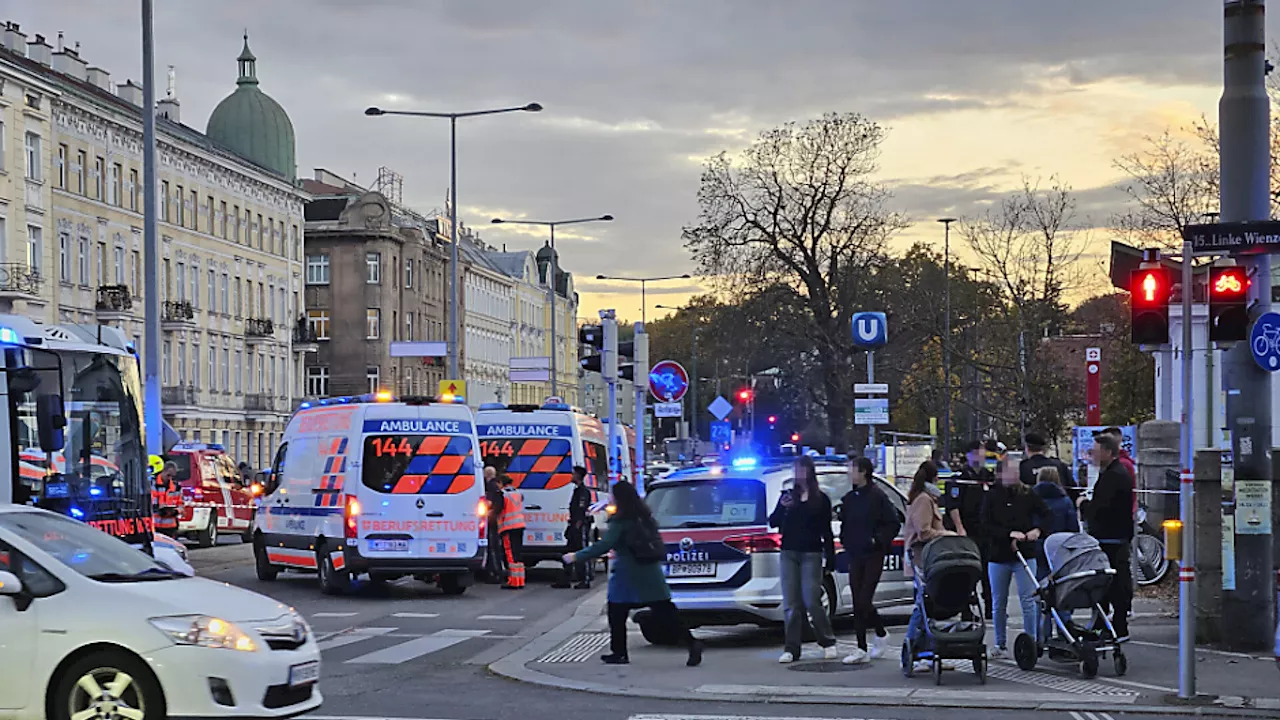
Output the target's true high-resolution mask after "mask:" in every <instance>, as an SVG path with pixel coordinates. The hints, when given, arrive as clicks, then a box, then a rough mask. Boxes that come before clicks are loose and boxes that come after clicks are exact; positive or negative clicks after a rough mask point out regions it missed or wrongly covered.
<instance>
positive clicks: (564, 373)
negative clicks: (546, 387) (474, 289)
mask: <svg viewBox="0 0 1280 720" xmlns="http://www.w3.org/2000/svg"><path fill="white" fill-rule="evenodd" d="M537 259H538V276H539V278H540V279H541V282H542V286H543V288H544V289H545V288H546V286H547V284H548V282H549V281H548V277H549V276H550V275H552V274H554V275H555V289H556V303H555V310H554V312H555V316H556V321H555V330H556V332H555V348H554V350H547V351H544V352H555V353H556V354H557V357H556V375H557V376H558V377H557V380H558V382H559V389H558V392H559V396H560V397H562V398H564V400H565V402H568V403H569V404H571V405H579V406H580V405H581V404H582V402H583V400H584V397H583V392H582V385H581V381H580V378H579V376H580V375H581V369H580V367H579V366H578V293H577V291H575V290H574V288H573V274H572V273H568V272H565V270H564V268H563V267H561V265H560V254H559V252H557V251H555V250H552V249H551V245H550V244H549V243H548V244H546V245H543V246H542V248H541V249H539V250H538V254H537ZM553 269H554V273H553ZM544 297H545V295H544ZM543 312H544V315H545V317H546V322H547V323H548V324H550V322H551V313H552V308H551V307H550V304H549V303H546V302H544V303H543ZM549 346H550V344H549V343H548V345H546V346H544V347H548V348H549Z"/></svg>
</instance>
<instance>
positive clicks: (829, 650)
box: [822, 645, 840, 660]
mask: <svg viewBox="0 0 1280 720" xmlns="http://www.w3.org/2000/svg"><path fill="white" fill-rule="evenodd" d="M838 657H840V653H839V652H837V651H836V646H835V645H832V646H831V647H824V648H822V659H823V660H835V659H836V658H838Z"/></svg>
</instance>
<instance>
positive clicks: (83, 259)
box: [77, 237, 89, 285]
mask: <svg viewBox="0 0 1280 720" xmlns="http://www.w3.org/2000/svg"><path fill="white" fill-rule="evenodd" d="M77 245H78V246H79V247H77V250H79V251H80V252H79V253H78V257H77V260H79V263H78V269H79V271H80V272H79V276H80V278H79V279H80V284H81V285H88V284H89V238H87V237H82V238H80V240H79V242H78V243H77Z"/></svg>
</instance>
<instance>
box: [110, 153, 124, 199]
mask: <svg viewBox="0 0 1280 720" xmlns="http://www.w3.org/2000/svg"><path fill="white" fill-rule="evenodd" d="M123 174H124V168H123V167H122V166H121V165H120V163H115V164H113V165H112V166H111V184H110V185H108V186H107V202H109V203H111V204H112V205H115V206H116V207H120V204H121V203H122V202H124V194H123V193H122V192H121V187H120V183H121V181H122V175H123Z"/></svg>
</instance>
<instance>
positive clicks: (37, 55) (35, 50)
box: [27, 33, 53, 67]
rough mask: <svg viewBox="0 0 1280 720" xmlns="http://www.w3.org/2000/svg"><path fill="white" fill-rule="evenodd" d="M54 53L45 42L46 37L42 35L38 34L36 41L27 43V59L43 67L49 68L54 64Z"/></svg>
mask: <svg viewBox="0 0 1280 720" xmlns="http://www.w3.org/2000/svg"><path fill="white" fill-rule="evenodd" d="M52 52H53V48H51V47H49V43H47V42H45V41H44V36H43V35H41V34H40V33H36V37H35V39H34V40H28V41H27V57H28V58H30V59H31V60H33V61H35V62H38V63H40V64H41V65H44V66H46V67H48V65H49V63H50V62H52V60H51V58H52V57H53V56H52V54H51V53H52Z"/></svg>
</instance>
